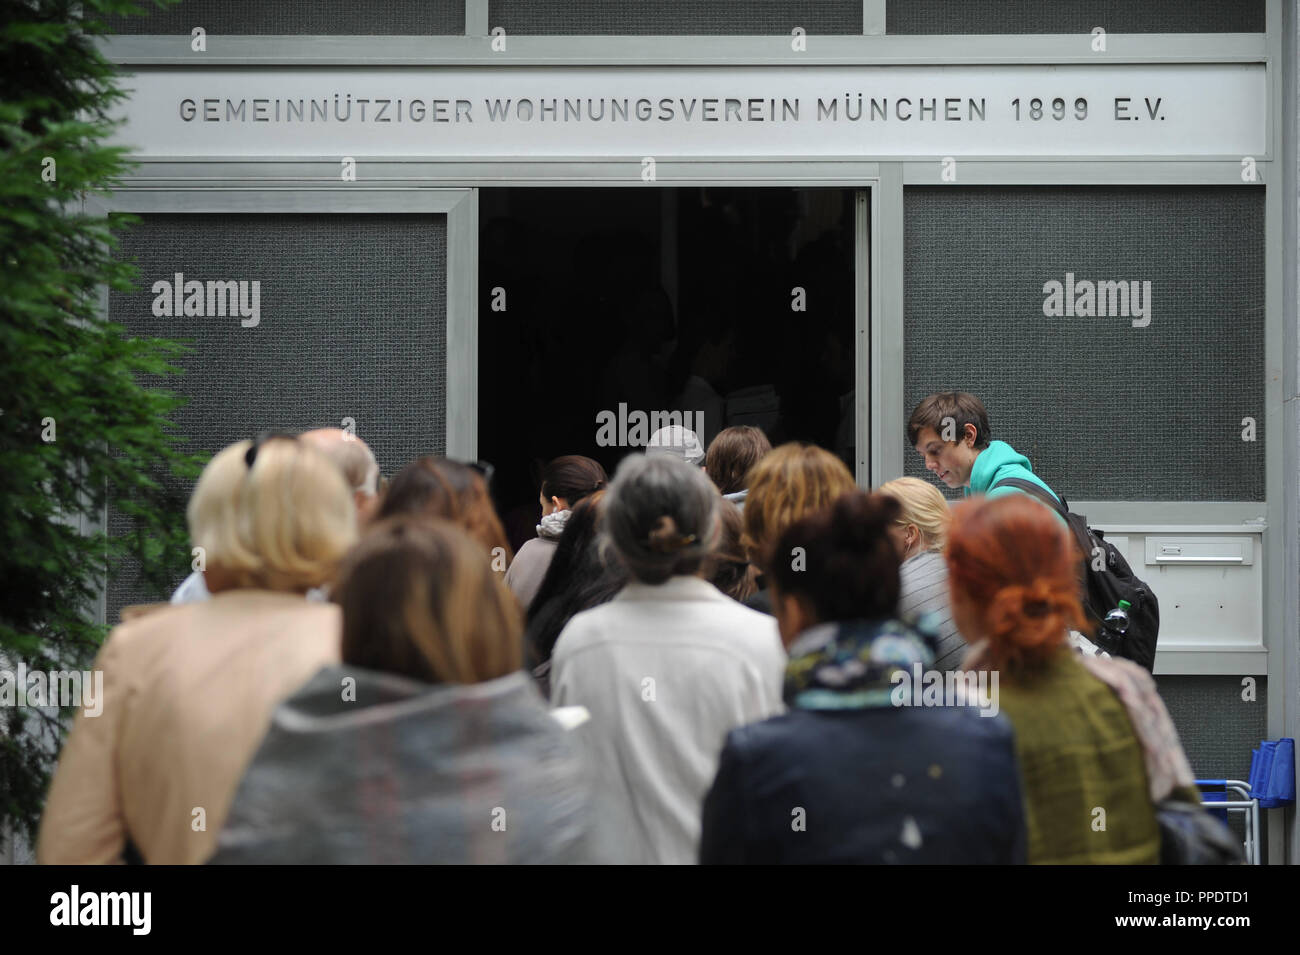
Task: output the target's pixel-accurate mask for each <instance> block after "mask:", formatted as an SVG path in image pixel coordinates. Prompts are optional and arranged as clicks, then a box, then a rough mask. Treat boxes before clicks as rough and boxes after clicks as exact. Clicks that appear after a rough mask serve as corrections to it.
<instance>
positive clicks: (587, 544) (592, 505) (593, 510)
mask: <svg viewBox="0 0 1300 955" xmlns="http://www.w3.org/2000/svg"><path fill="white" fill-rule="evenodd" d="M604 501H605V491H604V490H600V491H597V492H596V493H594V494H588V495H587V496H586V497H584V498H583V499H582V500H580V501H578V503H577V504H575V505H573V513H572V514H570V515H569V520H568V521H567V522H566V523H565V525H564V531H563V532H562V533H561V534H560V536H559V539H558V540H556V542H555V551H554V552H553V553H552V555H551V560H550V563H548V564H547V565H546V573H545V575H543V577H542V583H541V585H540V586H539V587H538V588H537V594H536V595H535V596H534V597H533V602H532V603H531V604H530V605H529V607H528V616H529V618H531V617H532V615H533V613H534V611H535V610H537V609H538V608H540V607H541V606H542V604H544V603H546V601H547V600H549V599H550V598H552V597H554V596H555V595H556V594H558V593H560V592H561V591H562V590H564V589H565V588H566V587H568V586H569V584H570V583H573V582H575V580H574V578H575V577H579V576H582V575H583V574H584V573H585V572H587V571H589V570H591V569H592V568H595V567H598V566H599V562H600V560H601V558H600V557H599V555H598V554H597V551H599V549H600V548H599V537H600V517H601V514H602V512H603V511H604V509H605V508H604Z"/></svg>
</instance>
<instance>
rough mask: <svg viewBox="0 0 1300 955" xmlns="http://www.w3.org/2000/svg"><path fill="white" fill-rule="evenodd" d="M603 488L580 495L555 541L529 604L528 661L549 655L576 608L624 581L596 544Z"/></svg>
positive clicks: (601, 599) (596, 601) (600, 599)
mask: <svg viewBox="0 0 1300 955" xmlns="http://www.w3.org/2000/svg"><path fill="white" fill-rule="evenodd" d="M605 493H606V492H605V491H597V492H596V493H595V494H590V495H588V496H587V497H584V498H583V499H582V500H581V501H579V502H578V503H577V504H575V505H574V506H573V514H572V515H571V516H570V517H569V520H568V522H567V523H566V524H565V525H564V531H563V533H561V534H560V538H559V540H558V541H556V544H555V553H554V555H553V556H552V557H551V562H550V564H548V565H547V568H546V575H545V576H544V577H543V578H542V584H541V586H540V587H539V588H538V589H537V596H535V597H534V598H533V602H532V603H531V604H529V606H528V632H527V637H528V644H529V654H530V659H531V662H532V663H533V665H534V666H535V665H536V664H538V663H542V662H543V661H546V660H549V659H550V658H551V652H552V650H554V648H555V641H556V640H558V639H559V636H560V633H561V631H562V630H563V629H564V625H565V624H567V623H568V622H569V620H571V619H572V618H573V616H574V615H575V614H577V613H580V612H581V611H583V610H589V609H591V608H592V607H595V606H598V605H600V604H602V603H605V602H606V601H607V600H609V599H611V598H612V597H613V596H614V595H615V594H616V593H618V592H619V591H620V590H621V589H622V588H623V586H624V585H625V584H626V583H627V576H628V575H627V569H626V568H625V567H624V566H623V565H622V563H621V562H619V561H617V560H608V559H607V558H606V556H605V554H604V550H603V548H602V547H601V546H600V532H601V519H602V515H603V512H604V499H605Z"/></svg>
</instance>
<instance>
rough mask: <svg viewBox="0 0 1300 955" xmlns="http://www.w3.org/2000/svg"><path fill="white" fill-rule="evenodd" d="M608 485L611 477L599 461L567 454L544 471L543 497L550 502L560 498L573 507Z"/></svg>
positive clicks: (579, 455)
mask: <svg viewBox="0 0 1300 955" xmlns="http://www.w3.org/2000/svg"><path fill="white" fill-rule="evenodd" d="M608 483H609V475H607V474H606V473H605V469H604V468H603V467H601V465H600V462H599V461H595V460H593V459H591V458H588V457H583V456H582V455H581V454H565V455H562V456H561V457H558V458H556V459H554V460H553V461H551V463H550V464H548V465H546V469H545V470H543V471H542V497H544V498H546V499H547V500H548V501H549V500H550V499H551V498H553V497H558V498H559V499H560V500H562V501H567V502H568V503H569V507H573V505H575V504H577V503H578V502H579V501H581V500H582V499H583V498H584V497H586V496H587V495H588V494H594V493H595V492H596V491H601V490H604V489H605V486H606V485H607V484H608Z"/></svg>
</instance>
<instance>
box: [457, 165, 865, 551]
mask: <svg viewBox="0 0 1300 955" xmlns="http://www.w3.org/2000/svg"><path fill="white" fill-rule="evenodd" d="M854 197H855V193H854V192H853V191H852V190H846V189H788V188H749V189H745V188H725V189H722V188H712V187H709V188H680V189H665V188H655V187H644V188H640V189H636V188H628V189H623V188H586V189H549V188H533V189H484V190H482V191H481V192H480V198H479V221H480V223H481V235H480V239H481V242H480V253H479V254H480V258H479V263H480V264H479V293H480V301H479V315H478V319H479V346H478V347H479V436H478V440H479V456H480V458H482V459H483V460H486V461H489V462H491V463H492V464H493V465H495V466H496V479H495V481H494V493H495V495H496V497H497V504H498V507H499V508H500V510H501V514H502V517H503V518H504V519H505V520H506V523H507V527H508V529H509V532H510V536H511V541H512V543H513V544H515V545H516V546H517V545H518V544H520V543H522V542H523V541H524V540H527V539H528V538H530V537H532V536H534V525H535V524H536V522H537V518H538V516H539V508H538V504H537V495H538V475H539V473H540V469H541V466H542V465H543V464H544V463H545V462H546V461H549V460H550V459H551V458H554V457H557V456H559V455H561V454H585V455H587V456H589V457H592V458H595V459H596V460H598V461H600V462H601V463H602V464H603V465H604V466H605V468H606V470H607V471H609V473H610V475H611V476H612V475H613V473H614V469H615V467H616V466H617V464H618V462H619V460H620V459H621V458H622V457H623V456H624V455H626V454H629V453H640V449H639V448H638V447H631V446H628V444H627V443H623V444H619V443H612V444H611V443H608V442H604V441H601V440H598V425H597V416H598V415H599V414H601V413H605V414H606V415H613V416H615V417H617V416H618V415H619V414H620V406H622V408H623V410H624V411H625V412H626V414H628V415H631V414H633V413H634V412H637V411H640V412H642V413H644V414H646V415H649V414H650V413H653V412H672V411H677V412H682V413H686V412H692V413H693V415H694V417H695V423H696V425H697V426H696V427H695V429H694V430H696V431H698V432H700V435H699V436H700V439H701V441H702V442H703V443H704V444H705V445H706V446H707V443H708V441H709V440H710V439H711V438H712V437H713V436H714V435H716V434H717V432H718V431H719V430H721V429H722V428H724V427H728V426H730V425H735V424H753V425H756V426H758V427H761V428H763V430H764V431H765V432H766V433H767V435H768V437H769V438H770V439H771V441H772V444H773V445H774V446H775V445H778V444H781V443H783V442H786V441H806V442H810V443H813V444H818V445H820V446H822V447H824V448H827V449H829V450H831V451H834V452H835V453H836V454H838V455H840V456H841V457H842V458H843V459H844V461H845V463H846V464H848V466H849V468H850V469H852V468H853V467H854V454H855V448H854V446H853V445H854V425H855V419H854V410H853V390H854V361H853V356H854V327H855V323H854V311H853V310H854V249H853V239H854V210H853V203H854ZM701 418H702V426H701V425H700V424H699V422H700V420H701ZM607 433H608V432H607Z"/></svg>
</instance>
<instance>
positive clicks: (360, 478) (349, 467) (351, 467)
mask: <svg viewBox="0 0 1300 955" xmlns="http://www.w3.org/2000/svg"><path fill="white" fill-rule="evenodd" d="M301 437H302V440H303V441H307V442H309V443H310V444H311V445H312V446H313V447H314V448H316V450H317V451H320V452H321V453H322V454H324V455H325V456H326V457H327V458H329V459H330V460H331V461H333V462H334V463H335V464H336V465H337V466H338V468H339V470H340V471H342V472H343V477H344V478H346V479H347V482H348V485H349V486H350V487H351V488H352V490H354V491H360V492H362V493H363V494H369V495H373V494H375V493H376V492H377V491H378V485H379V462H378V461H376V460H375V455H374V452H372V451H371V450H370V448H369V447H368V446H367V445H366V443H365V442H364V441H362V440H361V439H360V438H358V437H357V436H356V435H354V434H352V433H351V432H348V431H344V430H343V429H341V428H316V429H315V430H313V431H306V432H304V433H303V434H302V436H301Z"/></svg>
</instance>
